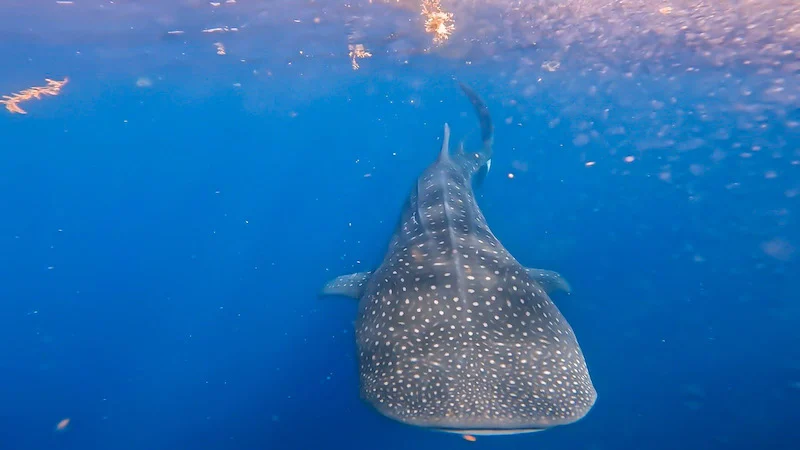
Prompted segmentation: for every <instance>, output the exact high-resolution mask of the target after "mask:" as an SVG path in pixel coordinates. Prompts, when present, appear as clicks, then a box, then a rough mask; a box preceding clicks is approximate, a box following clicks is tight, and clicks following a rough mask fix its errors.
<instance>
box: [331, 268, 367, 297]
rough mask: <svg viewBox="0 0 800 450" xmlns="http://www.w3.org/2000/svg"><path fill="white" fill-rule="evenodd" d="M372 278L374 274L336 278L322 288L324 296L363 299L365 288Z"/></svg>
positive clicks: (364, 273) (360, 273) (361, 273)
mask: <svg viewBox="0 0 800 450" xmlns="http://www.w3.org/2000/svg"><path fill="white" fill-rule="evenodd" d="M371 276H372V272H359V273H352V274H350V275H342V276H340V277H336V278H334V279H333V280H331V281H329V282H328V283H327V284H326V285H325V287H324V288H322V293H323V294H324V295H344V296H345V297H352V298H361V294H362V293H363V292H364V287H365V286H366V285H367V281H369V277H371Z"/></svg>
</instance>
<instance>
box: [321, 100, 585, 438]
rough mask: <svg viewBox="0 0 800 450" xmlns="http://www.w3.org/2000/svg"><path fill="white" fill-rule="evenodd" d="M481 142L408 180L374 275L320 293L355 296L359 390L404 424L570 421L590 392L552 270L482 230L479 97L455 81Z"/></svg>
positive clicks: (463, 429) (522, 426)
mask: <svg viewBox="0 0 800 450" xmlns="http://www.w3.org/2000/svg"><path fill="white" fill-rule="evenodd" d="M461 87H462V89H463V90H464V92H465V93H466V95H467V97H468V98H469V100H470V101H471V102H472V105H473V106H474V108H475V110H476V112H477V114H478V118H479V119H480V124H481V137H482V140H483V146H482V148H481V149H480V150H478V151H476V152H471V153H467V152H464V151H463V150H461V151H459V152H457V153H456V154H453V155H451V154H450V152H449V148H448V147H449V138H450V130H449V127H448V126H447V124H445V127H444V140H443V141H444V142H443V144H442V149H441V153H440V154H439V158H438V160H437V161H436V162H435V163H433V164H432V165H431V166H429V167H428V168H427V169H426V170H425V172H424V173H423V174H422V175H421V176H420V177H419V178H418V180H417V184H416V186H415V188H414V189H413V191H412V192H411V195H410V196H409V198H408V201H407V203H406V205H405V208H404V210H403V213H402V218H401V221H400V224H399V226H398V228H397V230H396V231H395V233H394V236H393V238H392V241H391V244H390V245H389V250H388V252H387V254H386V257H385V258H384V260H383V263H382V264H381V266H380V267H379V268H378V269H377V270H375V271H374V272H365V273H356V274H351V275H345V276H341V277H338V278H336V279H334V280H332V281H331V282H330V283H328V284H327V285H326V286H325V288H324V291H323V292H324V293H325V294H337V295H345V296H349V297H353V298H356V299H358V300H359V306H358V318H357V321H356V341H357V345H358V352H359V366H360V378H361V396H362V397H363V398H364V399H365V400H366V401H367V402H368V403H370V404H371V405H372V406H374V407H375V408H376V409H377V410H378V411H379V412H381V413H382V414H384V415H386V416H388V417H390V418H392V419H395V420H398V421H400V422H404V423H407V424H410V425H416V426H420V427H426V428H432V429H437V430H440V431H448V432H454V433H461V434H515V433H526V432H533V431H540V430H543V429H546V428H550V427H553V426H557V425H565V424H569V423H572V422H575V421H577V420H579V419H580V418H582V417H583V416H585V415H586V413H587V412H588V411H589V410H590V409H591V407H592V405H593V404H594V402H595V399H596V396H597V394H596V392H595V389H594V386H593V385H592V381H591V379H590V377H589V372H588V369H587V368H586V362H585V361H584V358H583V354H582V353H581V349H580V347H579V346H578V342H577V340H576V338H575V335H574V333H573V331H572V327H570V325H569V324H568V323H567V321H566V319H564V317H563V316H562V315H561V313H560V312H559V310H558V308H556V306H555V305H554V304H553V302H552V301H551V300H550V297H549V296H548V292H552V291H554V290H566V291H568V290H569V285H568V284H567V283H566V281H564V279H563V278H562V277H561V276H560V275H559V274H557V273H555V272H552V271H547V270H540V269H530V268H525V267H523V266H522V265H520V263H519V262H517V260H516V259H514V257H513V256H511V254H510V253H509V252H508V251H507V250H506V249H505V248H504V247H503V245H502V244H501V243H500V241H499V240H498V239H497V238H496V237H495V236H494V234H492V232H491V231H490V230H489V227H488V225H487V224H486V219H485V218H484V217H483V214H482V213H481V210H480V209H479V208H478V205H477V203H476V201H475V197H474V194H473V191H472V188H471V181H472V178H473V176H474V175H476V174H477V173H478V172H479V171H482V169H484V168H487V169H488V165H489V164H490V161H491V157H492V139H493V126H492V121H491V117H490V116H489V111H488V108H487V107H486V105H485V104H484V102H483V101H482V100H481V99H480V98H479V97H478V96H477V95H476V94H475V92H473V91H472V89H470V88H468V87H467V86H464V85H461Z"/></svg>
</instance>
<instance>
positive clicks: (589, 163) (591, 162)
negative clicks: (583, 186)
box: [584, 161, 597, 167]
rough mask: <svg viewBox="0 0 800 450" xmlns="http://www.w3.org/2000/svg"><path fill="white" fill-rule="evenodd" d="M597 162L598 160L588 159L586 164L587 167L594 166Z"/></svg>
mask: <svg viewBox="0 0 800 450" xmlns="http://www.w3.org/2000/svg"><path fill="white" fill-rule="evenodd" d="M595 164H597V163H596V162H594V161H586V164H584V165H585V166H586V167H592V166H593V165H595Z"/></svg>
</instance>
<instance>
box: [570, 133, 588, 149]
mask: <svg viewBox="0 0 800 450" xmlns="http://www.w3.org/2000/svg"><path fill="white" fill-rule="evenodd" d="M588 143H589V136H587V135H585V134H579V135H577V136H575V139H573V140H572V145H574V146H575V147H583V146H584V145H586V144H588Z"/></svg>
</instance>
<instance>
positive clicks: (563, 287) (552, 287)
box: [525, 269, 571, 294]
mask: <svg viewBox="0 0 800 450" xmlns="http://www.w3.org/2000/svg"><path fill="white" fill-rule="evenodd" d="M525 270H526V271H527V272H528V275H530V277H531V278H533V281H535V282H537V283H539V284H540V285H541V286H542V289H544V291H545V292H547V293H548V294H552V293H553V292H556V291H564V292H566V293H568V294H569V292H570V290H571V288H570V286H569V283H567V280H565V279H564V277H562V276H561V274H560V273H558V272H554V271H552V270H544V269H525Z"/></svg>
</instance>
